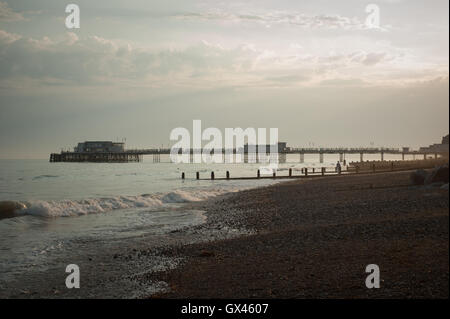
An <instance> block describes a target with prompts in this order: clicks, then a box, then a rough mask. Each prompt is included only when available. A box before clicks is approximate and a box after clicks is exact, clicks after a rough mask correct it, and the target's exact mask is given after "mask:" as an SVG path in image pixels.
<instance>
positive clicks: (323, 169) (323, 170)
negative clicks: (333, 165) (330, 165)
mask: <svg viewBox="0 0 450 319" xmlns="http://www.w3.org/2000/svg"><path fill="white" fill-rule="evenodd" d="M324 175H325V167H322V176H324Z"/></svg>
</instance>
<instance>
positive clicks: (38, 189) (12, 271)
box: [0, 155, 398, 284]
mask: <svg viewBox="0 0 450 319" xmlns="http://www.w3.org/2000/svg"><path fill="white" fill-rule="evenodd" d="M358 159H359V156H358V155H356V156H354V157H347V161H352V160H358ZM366 159H368V160H370V159H379V156H376V155H373V156H366ZM387 159H398V158H397V157H394V156H393V157H392V158H387ZM162 160H168V159H164V158H162ZM287 160H288V162H287V163H285V164H280V172H279V173H278V174H287V172H286V171H287V170H288V169H289V168H293V169H294V173H295V171H296V170H300V169H301V168H302V167H321V166H329V167H334V165H335V163H336V161H337V160H338V156H337V155H336V156H332V155H329V156H326V157H325V164H319V163H318V156H313V155H311V156H305V163H304V164H299V163H298V155H297V156H294V155H293V156H289V157H288V158H287ZM258 168H259V164H210V165H205V164H201V165H200V164H172V163H153V162H152V160H151V157H149V158H145V159H144V162H142V163H125V164H124V163H121V164H105V163H49V162H48V161H46V160H0V201H13V202H15V203H16V204H17V205H18V207H22V209H18V210H16V212H15V214H16V216H17V217H14V218H4V219H1V214H2V212H1V211H0V284H1V281H5V280H12V279H14V278H17V277H18V276H20V274H21V273H23V272H25V271H28V270H29V269H33V270H36V269H39V268H40V267H41V268H42V269H45V267H47V266H49V265H51V263H52V260H53V258H56V257H57V256H58V254H63V253H64V251H65V250H67V249H73V248H74V245H75V246H76V243H78V242H86V241H92V240H96V241H98V240H101V241H108V240H111V239H117V238H129V237H134V236H142V235H146V234H153V233H154V234H159V235H161V234H169V232H171V231H173V230H175V229H178V228H181V227H185V226H190V225H197V224H200V223H203V222H204V220H205V217H204V216H203V214H202V212H199V211H190V210H188V209H183V205H185V203H188V202H193V201H200V200H205V199H207V198H209V197H211V196H216V195H219V194H223V193H226V192H234V191H239V190H242V189H248V188H252V187H259V186H263V185H268V184H271V183H274V181H271V180H251V181H248V180H247V181H245V180H243V181H208V180H206V181H197V180H195V172H197V171H199V172H200V174H201V175H202V176H203V177H208V176H210V172H211V171H214V172H215V175H216V177H224V176H225V172H226V171H227V170H228V171H230V173H231V175H232V176H255V175H256V171H257V169H258ZM182 172H185V173H186V180H184V181H183V180H181V173H182ZM180 207H181V209H180Z"/></svg>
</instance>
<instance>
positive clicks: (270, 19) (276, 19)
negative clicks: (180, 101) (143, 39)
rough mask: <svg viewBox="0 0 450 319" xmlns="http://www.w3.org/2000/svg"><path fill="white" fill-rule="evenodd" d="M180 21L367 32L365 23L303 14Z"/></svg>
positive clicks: (210, 15)
mask: <svg viewBox="0 0 450 319" xmlns="http://www.w3.org/2000/svg"><path fill="white" fill-rule="evenodd" d="M175 18H178V19H189V20H205V21H211V20H212V21H222V22H234V23H260V24H262V25H265V26H272V25H292V26H297V27H302V28H308V29H345V30H366V29H368V27H367V26H366V25H365V23H364V21H361V20H359V19H358V18H349V17H345V16H341V15H327V14H321V15H306V14H302V13H295V12H294V13H287V12H270V13H264V14H235V13H229V12H205V13H183V14H178V15H175Z"/></svg>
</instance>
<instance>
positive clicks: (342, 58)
mask: <svg viewBox="0 0 450 319" xmlns="http://www.w3.org/2000/svg"><path fill="white" fill-rule="evenodd" d="M402 59H404V56H402V55H401V54H393V53H387V52H384V51H377V52H365V51H355V52H351V53H339V52H336V53H329V54H323V55H318V56H317V55H310V54H305V53H304V52H303V50H301V52H300V53H299V52H297V51H295V52H294V53H292V51H289V50H288V51H283V50H280V52H274V51H271V50H266V49H262V48H258V47H256V46H254V45H252V44H242V45H239V46H236V47H233V48H227V47H224V46H222V45H219V44H214V43H210V42H207V41H202V42H200V43H197V44H195V45H191V46H187V47H185V48H178V49H157V50H156V49H148V48H140V47H134V46H132V45H131V44H129V43H127V42H124V41H119V40H111V39H106V38H103V37H100V36H89V37H81V38H80V37H79V36H78V35H76V34H75V33H72V32H68V33H66V36H65V37H64V38H62V39H59V40H54V39H51V38H49V37H43V38H40V39H34V38H27V37H22V36H20V35H16V34H11V33H8V32H6V31H2V30H0V70H1V72H0V81H1V82H2V83H1V85H2V86H3V87H6V86H11V85H12V84H11V83H14V82H15V83H20V84H21V85H23V84H24V83H27V82H31V83H32V84H33V85H47V86H49V85H51V86H55V85H58V86H61V85H65V86H86V85H87V86H95V85H120V86H140V87H163V86H165V87H173V86H189V87H192V86H196V87H212V86H216V87H219V86H229V85H233V86H241V87H245V86H261V87H266V86H273V87H280V86H285V87H288V86H313V85H323V84H327V83H328V84H331V83H332V82H326V81H328V80H334V79H352V81H351V84H358V83H360V84H361V85H370V84H378V83H381V82H383V81H387V80H389V81H398V82H400V81H404V80H405V78H408V77H409V78H408V79H409V80H411V78H420V79H421V80H423V79H427V78H430V76H437V75H440V74H441V73H442V72H441V71H442V66H440V68H441V69H440V71H439V72H441V73H439V72H437V73H436V72H435V73H433V70H435V69H433V66H432V65H427V66H426V68H427V73H420V72H416V74H417V75H413V73H411V70H416V71H418V70H421V69H417V68H416V69H415V68H414V65H411V64H408V63H406V64H404V65H402V64H401V63H398V61H400V62H401V61H402ZM399 65H400V66H401V67H399ZM405 70H407V71H408V72H405ZM447 70H448V68H447ZM391 74H392V76H391ZM358 79H360V80H361V81H359V82H358ZM338 82H339V83H344V81H341V80H339V81H338ZM348 84H349V82H348V83H347V85H348ZM30 85H31V84H30Z"/></svg>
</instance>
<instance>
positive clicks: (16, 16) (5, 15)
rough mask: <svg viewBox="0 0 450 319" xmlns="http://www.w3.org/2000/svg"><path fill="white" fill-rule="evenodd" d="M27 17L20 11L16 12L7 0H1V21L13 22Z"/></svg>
mask: <svg viewBox="0 0 450 319" xmlns="http://www.w3.org/2000/svg"><path fill="white" fill-rule="evenodd" d="M24 19H25V18H24V17H23V15H22V14H21V13H19V12H14V11H13V10H12V9H11V8H10V7H9V6H8V4H7V3H6V2H2V1H0V21H1V22H11V21H20V20H24Z"/></svg>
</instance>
